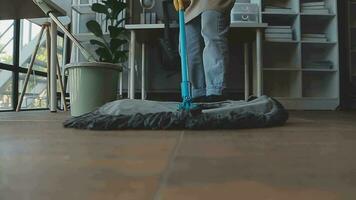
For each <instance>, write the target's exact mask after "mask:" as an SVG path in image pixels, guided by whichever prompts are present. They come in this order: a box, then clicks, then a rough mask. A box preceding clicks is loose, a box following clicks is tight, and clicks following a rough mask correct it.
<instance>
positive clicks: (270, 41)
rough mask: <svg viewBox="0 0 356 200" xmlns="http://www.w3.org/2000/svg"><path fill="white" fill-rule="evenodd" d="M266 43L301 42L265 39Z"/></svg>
mask: <svg viewBox="0 0 356 200" xmlns="http://www.w3.org/2000/svg"><path fill="white" fill-rule="evenodd" d="M265 42H266V43H285V44H299V42H298V41H296V40H292V41H289V40H265Z"/></svg>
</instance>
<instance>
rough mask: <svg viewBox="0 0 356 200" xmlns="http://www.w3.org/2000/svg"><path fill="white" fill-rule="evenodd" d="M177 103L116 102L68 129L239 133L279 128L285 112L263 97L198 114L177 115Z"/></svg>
mask: <svg viewBox="0 0 356 200" xmlns="http://www.w3.org/2000/svg"><path fill="white" fill-rule="evenodd" d="M179 104H180V103H178V102H157V101H142V100H129V99H125V100H118V101H114V102H111V103H108V104H106V105H104V106H102V107H100V108H99V109H97V110H96V111H94V112H91V113H88V114H85V115H82V116H79V117H73V118H71V119H69V120H67V121H66V122H65V123H64V126H65V127H67V128H78V129H92V130H124V129H150V130H158V129H163V130H177V129H193V130H206V129H239V128H262V127H272V126H282V125H284V124H285V123H286V121H287V120H288V112H287V111H286V110H285V109H284V107H283V106H282V105H281V104H280V103H279V102H278V101H276V100H275V99H273V98H270V97H267V96H262V97H259V98H257V99H255V100H252V101H249V102H246V101H223V102H218V103H209V104H199V106H200V108H201V110H200V112H189V113H187V112H182V111H178V110H177V108H178V105H179Z"/></svg>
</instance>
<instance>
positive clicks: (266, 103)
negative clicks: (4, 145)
mask: <svg viewBox="0 0 356 200" xmlns="http://www.w3.org/2000/svg"><path fill="white" fill-rule="evenodd" d="M34 1H36V2H37V4H39V3H42V2H43V0H34ZM178 2H179V29H180V41H181V42H180V54H181V62H182V63H181V66H182V69H181V71H182V82H181V96H182V102H158V101H147V100H135V99H124V100H117V101H114V102H110V103H107V104H105V105H103V106H102V107H100V108H98V109H97V110H95V111H93V112H91V113H87V114H84V115H82V116H79V117H73V118H70V119H68V120H67V121H65V122H64V127H67V128H78V129H92V130H124V129H151V130H157V129H163V130H177V129H193V130H202V129H239V128H262V127H272V126H282V125H284V124H285V123H286V121H287V120H288V112H287V111H286V110H285V109H284V107H283V106H282V105H281V104H280V103H279V102H278V101H277V100H275V99H273V98H271V97H268V96H261V97H259V98H256V99H254V100H252V101H248V102H246V101H231V100H228V101H223V102H216V103H206V104H202V103H197V104H194V103H192V96H191V88H192V86H191V83H190V80H189V74H188V67H189V66H188V62H187V51H186V31H185V19H184V13H185V10H184V6H183V2H182V0H180V1H178ZM40 7H41V8H42V9H43V10H44V11H45V13H46V14H47V15H49V17H51V18H52V19H53V20H54V21H55V22H56V23H57V24H58V23H59V24H58V25H59V27H61V28H62V29H64V32H65V33H66V34H67V35H68V36H69V38H70V39H71V40H72V41H73V42H74V44H76V45H77V46H78V47H79V49H80V50H81V51H82V52H83V54H84V56H85V57H86V58H87V60H92V58H93V57H92V56H91V54H90V53H89V52H87V51H86V50H85V48H82V46H81V44H80V43H79V42H78V41H77V40H76V38H75V37H74V36H73V35H72V34H71V33H70V32H69V31H67V30H65V27H64V26H61V25H60V21H59V20H57V17H56V16H55V15H54V14H53V13H52V12H51V10H50V8H49V7H46V6H45V5H42V6H40Z"/></svg>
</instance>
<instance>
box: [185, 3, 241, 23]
mask: <svg viewBox="0 0 356 200" xmlns="http://www.w3.org/2000/svg"><path fill="white" fill-rule="evenodd" d="M234 3H235V0H191V4H190V6H189V7H188V8H187V10H186V16H185V17H186V20H185V21H186V22H189V21H190V20H192V19H194V18H195V17H197V16H199V15H200V14H201V13H202V12H204V11H206V10H216V11H219V12H222V13H230V11H231V9H232V7H233V6H234Z"/></svg>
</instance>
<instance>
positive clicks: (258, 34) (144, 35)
mask: <svg viewBox="0 0 356 200" xmlns="http://www.w3.org/2000/svg"><path fill="white" fill-rule="evenodd" d="M267 26H268V24H266V23H232V24H231V39H232V40H233V39H235V38H238V37H240V34H239V33H240V32H242V31H253V32H255V36H254V41H255V43H256V46H255V48H254V49H255V52H254V55H255V58H254V59H255V61H256V63H255V69H254V72H255V73H254V83H255V84H254V92H253V93H254V95H256V96H261V95H262V93H263V92H262V84H263V83H262V82H263V76H262V70H263V67H262V64H263V57H262V50H263V48H262V47H263V44H262V37H263V35H262V33H263V30H264V29H265V28H266V27H267ZM171 27H172V28H178V25H177V24H173V25H172V26H171ZM125 28H126V29H128V30H129V31H130V32H131V40H130V52H129V89H128V96H129V98H130V99H135V60H136V56H135V52H136V43H139V44H141V51H142V57H141V66H142V68H141V70H142V77H141V78H142V85H141V94H142V95H141V99H143V100H144V99H146V79H147V78H146V69H145V68H146V65H145V60H146V47H145V44H146V43H148V42H152V41H155V40H156V39H157V38H159V37H162V34H163V30H164V24H128V25H125ZM239 39H240V40H244V39H243V38H239ZM250 41H251V40H249V39H246V40H245V41H244V63H245V66H244V67H245V100H247V99H248V97H249V95H250V80H249V77H250V75H249V73H248V72H249V66H250V64H249V62H248V60H249V57H250V55H249V51H248V47H249V43H250Z"/></svg>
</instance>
